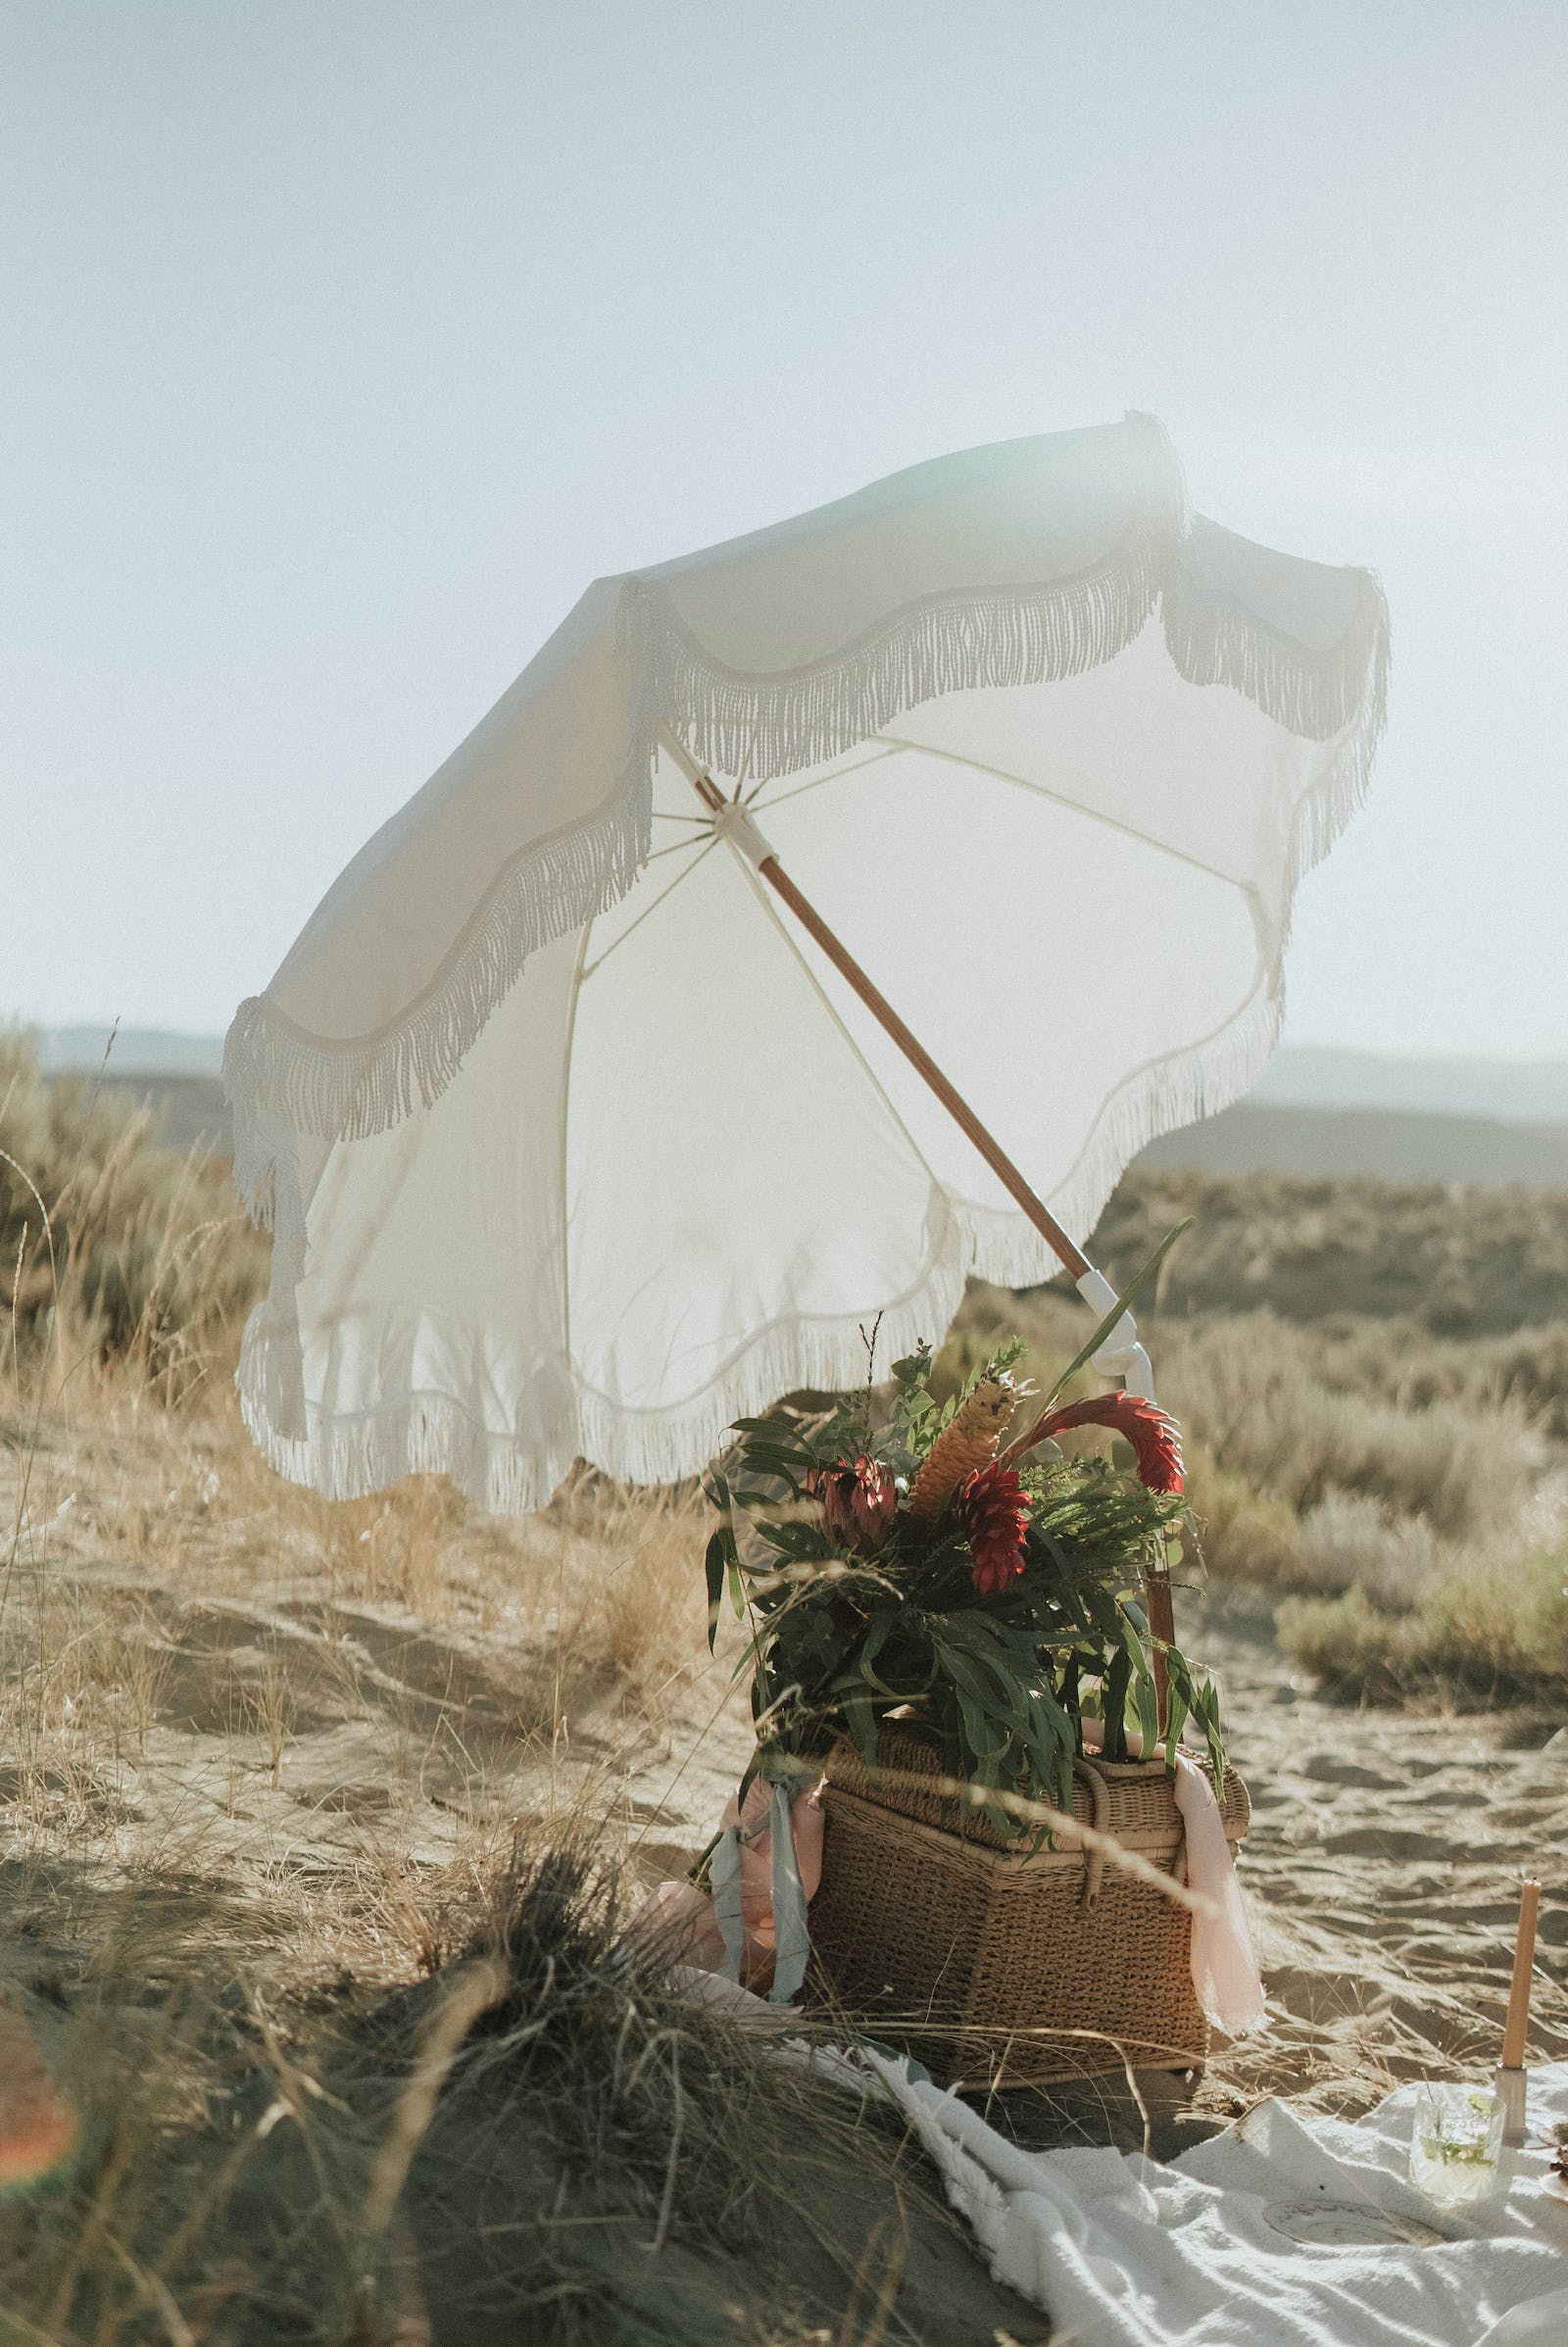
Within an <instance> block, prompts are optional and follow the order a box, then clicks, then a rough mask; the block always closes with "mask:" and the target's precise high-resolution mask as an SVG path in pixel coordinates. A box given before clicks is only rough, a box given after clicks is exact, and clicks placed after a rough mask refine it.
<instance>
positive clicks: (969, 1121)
mask: <svg viewBox="0 0 1568 2347" xmlns="http://www.w3.org/2000/svg"><path fill="white" fill-rule="evenodd" d="M671 747H672V749H673V748H674V745H673V744H672V745H671ZM675 754H676V757H677V759H678V762H679V763H680V764H681V766H682V767H683V768H684V769H685V771H686V773H687V775H688V776H689V777H690V779H691V783H692V787H693V788H694V790H695V791H696V793H697V795H698V797H699V798H700V799H701V800H702V802H703V805H704V806H705V807H707V808H708V809H709V811H710V813H711V814H713V815H715V816H719V817H723V816H725V815H728V817H729V819H730V821H731V823H733V824H734V825H735V828H736V831H737V833H738V834H739V836H738V837H737V838H736V840H735V845H736V846H737V847H738V848H739V849H740V851H741V853H742V854H743V855H744V856H746V860H747V861H748V862H749V863H750V864H751V865H752V868H753V869H754V871H757V872H759V873H760V875H761V877H762V878H763V879H764V880H765V881H766V882H767V885H768V887H769V888H770V889H772V891H773V893H774V895H775V896H778V897H781V898H782V899H783V901H784V903H785V904H786V905H788V906H789V908H790V910H791V912H792V913H794V915H795V918H796V919H797V920H798V921H799V922H800V924H801V926H802V928H803V929H805V930H806V931H807V933H808V934H809V936H811V937H813V938H814V939H815V940H816V943H817V944H818V945H819V946H820V947H821V949H822V951H823V953H825V954H826V955H827V957H828V959H829V961H831V963H832V964H833V967H834V968H835V969H836V970H837V971H838V972H839V974H840V976H841V977H842V978H844V979H845V980H846V982H847V983H848V984H849V985H850V986H852V987H853V988H854V990H855V992H856V993H857V994H858V996H859V998H860V1001H861V1002H863V1003H864V1004H865V1006H866V1008H867V1010H869V1012H870V1013H871V1016H872V1017H873V1018H874V1019H875V1020H876V1022H877V1024H878V1026H879V1027H881V1028H882V1030H883V1031H884V1033H885V1034H887V1035H889V1036H891V1037H892V1039H893V1041H894V1042H895V1043H896V1044H897V1045H898V1047H899V1050H900V1051H902V1052H903V1053H904V1056H905V1058H906V1059H907V1061H908V1062H909V1065H910V1066H911V1067H912V1068H913V1069H914V1070H915V1071H916V1073H917V1074H918V1075H920V1076H921V1077H922V1078H923V1079H924V1081H925V1082H926V1083H927V1084H928V1085H929V1086H930V1088H931V1090H932V1091H933V1092H934V1093H935V1094H936V1096H937V1099H938V1100H940V1101H941V1102H942V1105H943V1107H944V1108H946V1110H947V1111H948V1114H949V1115H950V1116H951V1117H952V1118H953V1120H954V1123H955V1124H956V1125H957V1126H958V1128H959V1130H960V1131H961V1132H963V1133H966V1134H967V1135H968V1137H969V1139H970V1140H971V1141H972V1142H973V1143H974V1146H975V1148H976V1149H978V1150H979V1152H980V1154H981V1156H982V1157H983V1158H984V1159H985V1161H986V1163H987V1164H988V1165H989V1166H990V1168H991V1170H992V1172H993V1173H994V1174H995V1175H996V1176H997V1178H998V1180H999V1181H1000V1182H1001V1183H1002V1185H1003V1188H1004V1189H1005V1191H1006V1192H1007V1193H1008V1195H1009V1197H1011V1198H1015V1199H1016V1200H1017V1203H1018V1204H1019V1205H1020V1206H1021V1207H1022V1208H1023V1211H1024V1213H1025V1214H1026V1215H1027V1216H1028V1218H1029V1220H1030V1221H1031V1222H1032V1223H1033V1224H1034V1227H1035V1229H1036V1230H1037V1231H1038V1232H1039V1233H1040V1235H1041V1237H1042V1238H1043V1239H1044V1240H1046V1241H1047V1243H1048V1244H1049V1245H1050V1246H1051V1247H1052V1248H1053V1249H1054V1251H1055V1253H1056V1255H1057V1256H1058V1257H1059V1258H1060V1260H1061V1261H1062V1262H1063V1263H1064V1264H1065V1265H1066V1267H1067V1269H1068V1270H1069V1271H1070V1272H1071V1273H1072V1276H1073V1278H1074V1279H1075V1280H1079V1279H1082V1278H1083V1276H1084V1274H1085V1272H1088V1271H1093V1269H1094V1265H1093V1264H1092V1263H1091V1262H1090V1260H1089V1257H1088V1256H1087V1255H1086V1254H1085V1253H1084V1251H1083V1248H1082V1247H1077V1246H1075V1245H1074V1244H1073V1242H1072V1240H1070V1239H1069V1238H1068V1236H1067V1234H1066V1232H1065V1231H1064V1230H1063V1229H1062V1227H1061V1225H1060V1223H1059V1222H1058V1221H1057V1220H1056V1218H1055V1216H1054V1214H1053V1213H1052V1212H1051V1210H1050V1209H1049V1207H1047V1206H1046V1205H1045V1203H1044V1202H1043V1200H1041V1199H1040V1198H1037V1197H1036V1196H1035V1194H1034V1192H1033V1191H1032V1190H1031V1189H1030V1187H1029V1185H1028V1183H1027V1182H1026V1181H1025V1180H1024V1178H1023V1175H1022V1174H1021V1173H1020V1172H1019V1171H1018V1168H1017V1167H1016V1165H1014V1163H1013V1162H1012V1159H1011V1158H1010V1157H1009V1156H1008V1155H1007V1152H1006V1150H1005V1149H1004V1148H1003V1146H1002V1144H1001V1142H1000V1141H998V1140H997V1138H996V1136H995V1134H994V1133H991V1132H989V1131H988V1130H987V1128H986V1127H985V1126H984V1125H983V1124H982V1123H981V1122H980V1119H979V1118H978V1117H977V1116H976V1114H975V1112H974V1110H973V1109H972V1108H971V1107H970V1105H969V1103H968V1101H967V1100H965V1099H964V1097H963V1095H962V1093H961V1092H959V1090H958V1088H957V1086H956V1084H954V1083H952V1082H951V1081H950V1080H949V1078H948V1077H947V1076H945V1075H944V1074H943V1072H942V1070H941V1068H939V1067H938V1065H937V1063H936V1061H935V1060H934V1059H933V1058H932V1056H931V1054H930V1052H929V1051H927V1050H926V1048H925V1046H924V1045H923V1044H922V1043H920V1042H919V1041H918V1040H917V1039H916V1037H914V1036H913V1035H911V1034H910V1032H909V1030H908V1028H907V1026H906V1025H905V1023H904V1021H903V1019H901V1018H900V1016H899V1014H898V1012H897V1011H896V1010H895V1009H894V1007H893V1005H892V1003H891V1002H889V1001H888V999H887V997H886V995H884V994H883V992H882V990H881V988H880V987H878V986H874V985H873V984H872V982H871V980H870V978H868V977H867V975H866V973H865V971H864V970H863V969H861V967H860V965H859V963H858V961H857V960H856V958H855V955H854V954H853V953H851V952H850V950H849V948H848V946H846V945H845V944H844V942H843V940H842V939H841V938H840V937H838V936H837V934H836V933H835V932H834V931H833V930H831V929H830V928H829V927H828V925H827V923H826V921H824V920H823V918H822V916H821V914H820V913H819V912H818V911H817V909H816V906H815V905H813V904H812V903H811V901H810V899H809V897H804V896H802V894H801V892H800V890H799V889H798V888H797V887H796V885H795V883H794V881H793V880H792V879H791V878H790V876H789V874H788V873H787V872H786V871H785V869H784V867H783V865H782V864H781V863H780V862H779V860H778V857H777V856H775V855H774V854H773V851H772V850H771V849H770V848H769V847H768V846H767V843H766V842H765V841H764V840H763V839H762V838H761V837H760V834H759V833H758V832H757V830H756V827H755V826H754V825H753V824H752V822H751V818H750V816H749V815H748V814H747V812H746V810H745V809H744V808H742V807H737V805H736V803H735V802H734V801H732V800H729V799H726V798H725V796H724V794H723V792H722V791H721V790H720V789H719V787H718V785H717V783H715V782H714V780H713V778H712V776H711V774H705V773H704V772H703V771H702V769H701V768H700V767H698V766H696V765H695V764H693V763H692V762H691V761H690V760H689V759H688V758H686V757H685V756H684V755H682V754H681V753H680V752H679V751H678V750H676V753H675ZM759 851H760V853H759ZM1144 1591H1145V1595H1146V1597H1147V1599H1148V1602H1149V1628H1150V1632H1151V1634H1152V1638H1153V1641H1154V1652H1153V1657H1152V1661H1153V1676H1154V1695H1155V1702H1156V1707H1157V1716H1158V1723H1159V1734H1160V1736H1164V1733H1165V1721H1166V1718H1167V1715H1168V1710H1169V1699H1170V1698H1169V1687H1168V1684H1167V1673H1166V1669H1165V1655H1164V1647H1165V1646H1168V1645H1174V1644H1175V1642H1176V1623H1175V1616H1174V1613H1173V1610H1172V1606H1171V1588H1170V1567H1169V1564H1168V1563H1165V1564H1163V1565H1162V1566H1161V1567H1160V1569H1159V1570H1158V1571H1156V1572H1152V1573H1148V1574H1146V1575H1145V1577H1144Z"/></svg>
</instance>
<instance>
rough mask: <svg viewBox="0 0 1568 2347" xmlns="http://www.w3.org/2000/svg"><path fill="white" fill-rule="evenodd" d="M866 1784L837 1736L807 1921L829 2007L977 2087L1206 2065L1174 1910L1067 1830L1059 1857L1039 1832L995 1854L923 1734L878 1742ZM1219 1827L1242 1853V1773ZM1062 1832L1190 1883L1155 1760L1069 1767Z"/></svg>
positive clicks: (1174, 1812) (1183, 1925)
mask: <svg viewBox="0 0 1568 2347" xmlns="http://www.w3.org/2000/svg"><path fill="white" fill-rule="evenodd" d="M877 1776H878V1783H877V1784H876V1785H872V1784H871V1783H870V1782H869V1780H868V1778H867V1775H866V1771H865V1767H864V1764H863V1762H862V1761H861V1759H860V1756H859V1753H858V1751H857V1749H856V1747H855V1746H854V1744H853V1743H851V1742H849V1741H848V1740H845V1741H842V1742H840V1743H838V1744H836V1745H835V1746H834V1748H833V1751H832V1753H831V1754H830V1755H829V1758H828V1762H827V1783H826V1785H825V1787H824V1789H823V1794H822V1803H823V1807H824V1810H825V1811H826V1818H827V1830H826V1834H825V1837H824V1847H823V1859H822V1880H821V1884H820V1886H819V1888H818V1890H817V1893H816V1896H815V1898H814V1899H813V1900H812V1902H811V1912H810V1925H811V1945H812V1951H813V1962H814V1966H815V1980H814V1985H815V1990H816V1994H817V1996H818V1998H819V1999H820V2000H821V2001H823V2002H824V2003H827V2004H830V2005H832V2006H834V2007H836V2008H837V2009H838V2010H839V2011H841V2012H845V2013H847V2014H849V2015H851V2016H853V2017H854V2019H855V2020H856V2021H857V2022H858V2024H859V2025H860V2026H861V2027H862V2028H866V2029H870V2030H871V2031H872V2033H874V2034H875V2035H877V2036H880V2037H884V2038H891V2039H896V2040H899V2041H902V2042H903V2043H905V2044H907V2046H908V2048H909V2050H910V2051H911V2052H912V2053H913V2054H915V2055H916V2057H917V2058H918V2059H919V2060H920V2061H921V2062H923V2063H924V2064H925V2065H926V2067H927V2068H928V2069H929V2070H931V2071H933V2072H935V2073H936V2074H938V2075H939V2076H941V2075H946V2076H947V2077H949V2078H961V2079H962V2080H963V2082H964V2083H965V2084H972V2085H975V2086H987V2087H989V2086H995V2085H1009V2086H1020V2085H1045V2084H1049V2083H1051V2082H1053V2081H1057V2080H1062V2079H1067V2078H1086V2077H1090V2076H1093V2075H1094V2074H1095V2073H1097V2072H1103V2071H1120V2070H1122V2069H1123V2068H1124V2067H1125V2064H1126V2063H1127V2062H1130V2063H1131V2064H1132V2065H1133V2066H1134V2067H1135V2068H1138V2069H1151V2070H1185V2069H1188V2068H1191V2067H1192V2066H1193V2065H1194V2064H1197V2063H1201V2062H1202V2061H1203V2060H1204V2059H1205V2058H1206V2056H1207V2052H1208V2023H1207V2021H1206V2019H1205V2018H1204V2015H1203V2012H1202V2009H1201V2006H1200V2004H1199V2002H1198V1998H1197V1995H1196V1993H1195V1991H1194V1988H1193V1981H1192V1970H1191V1952H1192V1939H1191V1931H1192V1927H1191V1916H1190V1913H1189V1910H1188V1909H1187V1908H1186V1907H1184V1906H1182V1905H1180V1904H1179V1903H1178V1902H1177V1901H1176V1900H1174V1899H1171V1898H1169V1897H1167V1896H1166V1895H1165V1894H1164V1893H1163V1892H1161V1891H1160V1890H1159V1889H1158V1888H1157V1887H1156V1886H1155V1885H1154V1884H1152V1883H1151V1882H1147V1881H1141V1880H1139V1878H1138V1877H1137V1876H1134V1875H1130V1874H1128V1873H1127V1872H1126V1871H1125V1870H1124V1869H1121V1868H1119V1867H1117V1866H1115V1865H1114V1864H1108V1863H1106V1862H1105V1860H1104V1858H1103V1855H1097V1854H1096V1853H1095V1852H1094V1851H1092V1850H1091V1849H1090V1848H1089V1847H1088V1846H1087V1845H1086V1844H1085V1843H1084V1842H1082V1841H1080V1840H1077V1839H1076V1838H1075V1837H1074V1836H1072V1835H1071V1834H1069V1833H1068V1831H1067V1830H1066V1829H1065V1828H1064V1829H1063V1830H1062V1831H1061V1832H1060V1833H1059V1834H1057V1835H1056V1836H1055V1837H1054V1838H1055V1841H1056V1844H1057V1846H1056V1847H1054V1848H1053V1847H1051V1846H1049V1845H1048V1846H1045V1847H1042V1848H1040V1849H1038V1850H1033V1851H1031V1843H1032V1840H1033V1836H1032V1835H1026V1836H1025V1837H1024V1838H1023V1839H1022V1840H1021V1841H1017V1842H1012V1843H1004V1842H1002V1841H1001V1840H1000V1838H999V1836H998V1835H997V1834H995V1833H994V1832H993V1830H992V1829H991V1827H990V1825H989V1824H988V1823H987V1821H986V1819H985V1818H984V1817H983V1816H982V1815H978V1814H976V1813H974V1812H969V1813H968V1814H967V1815H965V1814H963V1813H962V1812H961V1811H960V1809H959V1804H958V1803H957V1801H956V1798H955V1797H954V1796H952V1795H950V1794H948V1793H945V1792H944V1791H943V1790H942V1789H941V1784H942V1782H943V1780H944V1776H945V1772H944V1768H943V1763H942V1756H941V1753H940V1751H939V1750H938V1749H937V1747H936V1746H935V1745H934V1744H932V1743H929V1742H926V1741H925V1740H924V1739H922V1738H920V1737H918V1736H912V1735H910V1734H908V1733H907V1732H903V1731H898V1730H884V1731H883V1732H882V1734H881V1736H879V1738H878V1742H877ZM1220 1815H1221V1817H1222V1819H1223V1821H1224V1826H1225V1832H1226V1835H1227V1838H1228V1839H1229V1840H1230V1842H1231V1844H1232V1847H1233V1848H1234V1847H1235V1845H1236V1844H1237V1843H1238V1842H1239V1841H1240V1840H1241V1839H1242V1838H1243V1836H1244V1835H1245V1834H1246V1832H1247V1829H1248V1825H1249V1822H1250V1803H1249V1801H1248V1797H1247V1789H1246V1787H1245V1785H1243V1784H1242V1781H1241V1779H1240V1778H1239V1777H1238V1776H1237V1775H1236V1774H1235V1772H1234V1770H1229V1769H1228V1770H1227V1771H1226V1773H1225V1792H1224V1798H1223V1799H1222V1801H1221V1803H1220ZM1073 1817H1074V1820H1075V1822H1077V1823H1078V1824H1081V1825H1086V1826H1091V1827H1093V1828H1095V1829H1096V1830H1097V1831H1098V1832H1099V1833H1100V1834H1110V1835H1111V1836H1113V1837H1114V1839H1115V1840H1116V1841H1117V1842H1119V1843H1120V1844H1121V1846H1122V1848H1123V1849H1126V1850H1131V1851H1136V1852H1137V1853H1138V1854H1139V1855H1140V1856H1141V1857H1142V1858H1144V1859H1146V1860H1147V1861H1148V1862H1149V1863H1150V1864H1151V1865H1152V1866H1153V1867H1155V1868H1156V1869H1157V1870H1158V1871H1159V1872H1160V1873H1161V1874H1166V1875H1175V1876H1176V1877H1177V1878H1178V1879H1180V1877H1181V1876H1182V1874H1183V1873H1184V1872H1185V1864H1184V1862H1185V1855H1186V1853H1185V1847H1184V1837H1183V1830H1182V1820H1181V1812H1180V1811H1179V1810H1178V1809H1177V1807H1176V1800H1175V1794H1174V1792H1173V1791H1172V1788H1171V1783H1170V1779H1169V1778H1168V1777H1167V1776H1166V1774H1165V1770H1164V1767H1163V1765H1162V1763H1160V1762H1158V1761H1153V1762H1143V1761H1132V1762H1119V1763H1118V1762H1107V1761H1102V1760H1100V1759H1098V1758H1095V1759H1092V1760H1086V1761H1083V1762H1080V1763H1078V1764H1077V1765H1076V1766H1075V1769H1074V1779H1073ZM1080 2032H1081V2033H1080Z"/></svg>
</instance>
